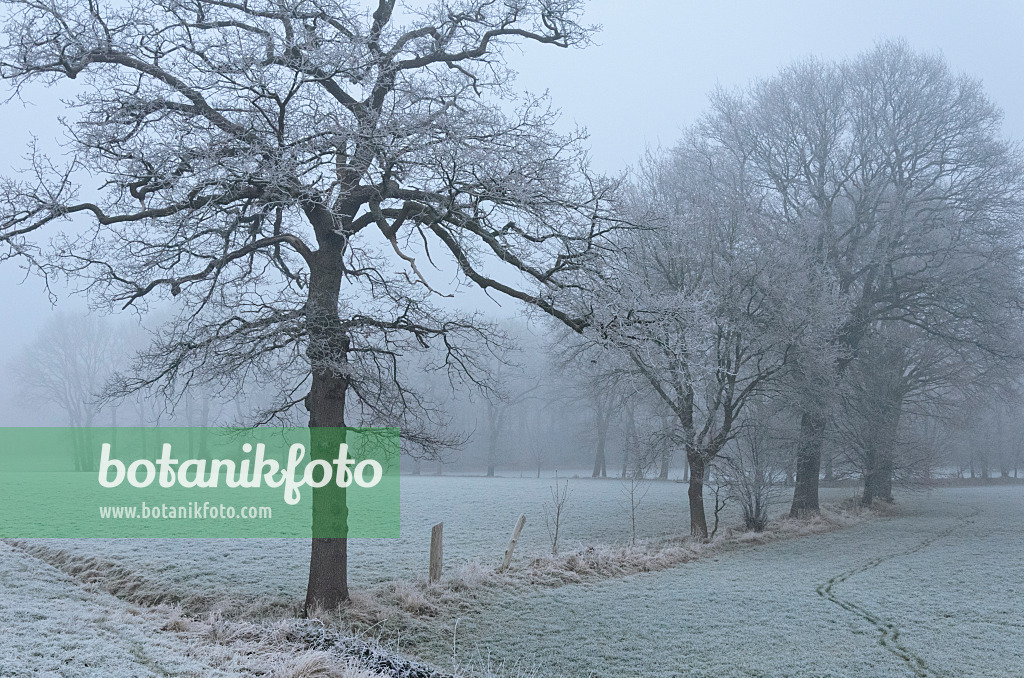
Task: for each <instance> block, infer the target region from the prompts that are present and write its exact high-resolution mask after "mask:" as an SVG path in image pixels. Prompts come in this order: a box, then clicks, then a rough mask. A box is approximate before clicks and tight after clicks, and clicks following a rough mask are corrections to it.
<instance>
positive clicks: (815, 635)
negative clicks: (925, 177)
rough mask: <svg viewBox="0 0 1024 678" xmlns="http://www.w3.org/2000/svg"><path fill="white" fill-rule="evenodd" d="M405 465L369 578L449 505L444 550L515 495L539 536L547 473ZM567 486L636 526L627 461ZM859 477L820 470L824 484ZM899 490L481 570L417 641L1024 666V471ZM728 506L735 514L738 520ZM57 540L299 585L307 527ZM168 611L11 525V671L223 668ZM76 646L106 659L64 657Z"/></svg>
mask: <svg viewBox="0 0 1024 678" xmlns="http://www.w3.org/2000/svg"><path fill="white" fill-rule="evenodd" d="M403 480H408V482H405V483H404V486H403V534H404V536H403V538H402V539H399V540H381V541H373V542H354V543H353V546H354V548H353V553H352V567H353V569H352V575H353V576H352V580H353V586H355V587H357V588H358V587H364V586H367V585H369V584H371V583H373V582H376V581H382V580H390V579H395V578H399V579H401V578H409V577H418V576H422V575H423V573H424V571H425V570H426V554H427V550H428V543H429V526H430V525H431V524H432V523H434V522H436V521H438V520H444V521H445V556H446V566H451V565H452V564H455V563H458V562H460V561H467V560H472V559H482V560H484V561H485V562H490V561H497V560H498V559H499V558H500V555H501V553H502V551H503V550H504V547H505V545H506V543H507V539H508V532H509V531H510V529H511V526H512V522H513V521H514V520H515V517H516V516H517V515H518V514H519V513H520V512H524V513H526V514H527V516H528V521H529V522H528V524H527V529H526V531H525V532H524V533H523V539H522V542H521V546H520V549H521V551H520V552H519V553H520V555H519V556H518V557H517V560H518V561H519V562H524V561H525V560H526V559H527V558H528V557H530V556H531V555H535V554H539V553H543V552H544V551H545V550H546V548H547V541H546V540H547V537H546V532H545V530H544V521H543V502H544V500H545V498H546V495H547V492H548V487H549V486H550V485H551V480H547V479H544V480H539V481H538V480H533V479H523V480H521V479H518V478H515V479H483V478H428V477H424V478H409V479H403ZM570 486H571V487H572V488H573V494H572V496H571V500H570V502H571V503H570V507H571V508H570V513H569V514H568V516H567V518H566V523H565V525H564V527H563V529H564V530H565V532H566V537H565V538H566V539H567V540H568V541H569V542H584V543H586V542H598V543H616V542H618V543H622V542H624V541H625V540H626V539H627V538H628V529H629V528H628V518H627V513H626V510H625V509H624V507H623V505H622V497H621V493H620V492H619V486H618V482H617V481H611V480H609V481H592V480H589V479H587V480H580V481H577V482H572V481H570ZM851 493H852V490H850V489H842V490H825V491H823V495H824V496H823V498H826V499H830V500H832V501H836V500H840V499H843V498H846V497H848V496H850V495H851ZM684 500H685V486H683V485H679V484H676V483H660V484H654V485H653V486H652V487H651V490H650V492H649V493H648V495H647V496H646V498H645V499H644V503H643V504H642V512H641V516H640V524H639V526H640V529H641V533H642V536H645V537H658V536H666V535H671V534H679V533H680V532H684V531H685V529H686V526H687V514H686V509H685V504H684ZM898 500H899V504H900V513H899V515H898V516H897V517H895V518H891V519H877V520H872V521H868V522H865V523H862V524H859V525H855V526H853V527H847V528H845V529H843V530H840V531H837V532H832V533H828V534H819V535H813V536H809V537H805V538H800V539H790V540H785V541H777V542H772V543H769V544H765V545H760V546H755V547H751V548H740V549H731V550H727V551H723V552H720V553H718V554H716V555H715V556H714V557H713V558H710V559H707V560H698V561H694V562H691V563H688V564H685V565H681V566H679V567H675V568H672V569H669V570H664V571H661V572H657V573H648V574H639V575H633V576H629V577H623V578H618V579H612V580H605V581H599V582H594V583H589V584H580V585H566V586H561V587H559V588H525V587H518V588H510V587H496V588H495V587H492V588H485V589H482V590H481V591H480V592H479V596H480V597H479V598H478V599H477V600H476V601H474V603H473V607H472V610H471V611H470V612H469V613H460V614H462V615H463V616H462V617H461V618H459V619H457V620H456V619H450V618H447V617H445V616H443V615H442V616H439V617H438V618H436V619H434V620H432V622H431V623H432V627H431V631H430V633H429V634H427V636H426V637H423V638H417V644H416V647H415V653H416V654H417V656H419V657H421V658H423V659H425V660H429V661H432V662H434V663H436V664H437V665H439V666H440V667H442V668H450V667H452V664H453V654H452V648H453V640H454V641H455V642H454V646H455V648H456V653H455V656H454V661H455V662H456V663H457V664H465V663H467V662H468V663H472V664H475V665H477V666H480V665H487V664H490V665H492V666H502V667H504V669H505V670H506V671H511V672H515V671H517V670H526V671H528V672H529V671H531V670H536V671H537V672H538V673H539V674H540V675H566V676H592V675H593V676H632V675H644V676H676V675H693V676H870V677H875V676H879V677H880V676H914V675H930V676H1021V675H1024V609H1022V606H1021V604H1020V600H1021V598H1022V593H1024V572H1022V570H1021V562H1022V561H1024V488H1022V487H1020V486H1010V487H982V488H969V489H952V488H949V489H941V490H935V491H932V492H930V493H920V494H906V495H901V496H899V497H898ZM781 508H782V507H781V506H780V507H779V509H780V510H781ZM735 520H736V518H735V514H734V513H731V512H730V513H729V515H728V516H726V524H727V525H728V524H735ZM48 543H49V544H50V545H51V546H53V547H58V548H61V549H64V550H68V551H73V552H74V553H76V554H77V555H78V556H79V557H81V558H86V557H96V556H98V557H100V558H102V559H104V560H106V561H110V562H112V563H114V564H116V565H118V566H120V567H122V568H125V569H127V570H129V571H131V572H135V573H138V574H139V575H141V577H142V578H143V579H145V580H146V582H147V585H149V586H154V587H156V588H157V589H159V590H167V591H171V592H176V593H177V594H178V595H181V596H187V595H190V594H202V595H209V596H213V597H223V598H224V599H235V598H245V597H254V596H255V597H267V596H269V597H271V598H280V599H281V600H282V601H293V602H297V601H299V600H301V596H302V592H303V587H304V584H305V575H306V571H305V570H306V565H305V562H306V560H305V559H306V557H307V549H308V545H307V544H306V543H305V542H304V541H300V540H236V541H228V540H152V541H142V540H122V541H116V540H62V541H57V540H54V541H50V542H48ZM456 622H457V623H458V631H457V636H456V637H455V638H453V632H454V630H455V624H456ZM161 623H163V622H161V619H160V618H153V617H152V615H150V613H149V612H148V611H147V610H146V609H145V608H136V607H132V606H130V605H127V604H124V603H123V602H122V601H120V600H118V599H116V598H114V597H112V596H109V595H108V594H105V593H101V592H100V591H98V590H94V589H91V588H89V587H88V586H84V587H83V586H81V585H77V584H75V583H74V582H72V581H71V580H69V579H68V578H67V577H65V576H64V575H63V574H61V573H60V572H58V571H57V570H55V569H53V568H52V567H50V566H48V565H46V564H44V563H41V562H40V561H39V560H37V559H34V558H32V557H30V556H28V555H27V554H25V553H22V552H20V551H18V550H17V549H12V548H10V547H9V546H8V545H5V544H2V543H0V624H2V625H3V628H4V631H3V632H2V633H0V675H5V671H6V672H7V674H10V673H11V672H12V669H11V667H12V666H21V665H24V666H29V667H32V668H34V669H36V670H38V671H39V674H40V675H51V674H49V673H47V672H49V671H52V672H56V675H118V674H117V673H116V671H115V670H114V669H118V670H121V668H120V667H125V666H127V667H133V668H132V670H131V671H128V672H127V673H125V674H124V675H165V674H172V675H173V674H175V673H179V672H180V673H181V674H182V675H207V674H208V675H214V674H213V673H212V669H211V671H210V672H206V671H205V669H203V668H202V667H203V666H204V665H203V662H202V660H201V659H198V658H196V656H195V653H194V652H192V649H193V648H192V646H191V645H189V644H188V642H186V640H187V639H185V638H183V637H182V635H181V634H168V633H159V632H158V631H157V629H159V628H160V624H161ZM97 648H102V649H101V650H100V649H97ZM190 652H192V654H190ZM71 656H76V657H89V658H92V659H90V661H95V662H97V664H96V666H97V667H98V668H96V670H95V672H93V673H92V674H82V673H80V672H74V671H70V672H69V671H67V666H68V665H67V664H66V661H67V660H68V659H69V658H70V657H71ZM5 662H6V663H5ZM216 665H217V666H223V664H222V663H220V662H218V663H217V664H216ZM62 667H64V669H65V672H64V673H63V674H62V673H60V671H61V668H62ZM197 667H198V668H197ZM136 669H137V670H136ZM14 675H20V674H17V673H15V674H14Z"/></svg>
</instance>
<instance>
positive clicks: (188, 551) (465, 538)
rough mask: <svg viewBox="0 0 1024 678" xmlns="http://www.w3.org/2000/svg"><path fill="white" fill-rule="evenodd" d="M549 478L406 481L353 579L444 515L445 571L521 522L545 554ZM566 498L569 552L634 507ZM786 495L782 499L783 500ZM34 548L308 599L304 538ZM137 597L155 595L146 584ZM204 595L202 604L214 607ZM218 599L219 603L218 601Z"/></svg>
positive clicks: (361, 581) (656, 498)
mask: <svg viewBox="0 0 1024 678" xmlns="http://www.w3.org/2000/svg"><path fill="white" fill-rule="evenodd" d="M553 483H554V479H551V478H547V479H534V478H522V479H521V478H482V477H458V476H444V477H430V476H421V477H416V476H403V477H402V491H401V493H402V514H401V516H402V536H401V538H398V539H353V540H351V541H350V542H349V581H350V585H351V587H352V589H353V591H362V590H366V589H368V588H371V587H376V586H378V585H384V584H388V583H390V582H391V581H393V580H395V579H405V580H412V579H417V578H420V577H423V576H425V575H426V573H427V562H428V561H427V555H428V553H429V551H430V528H431V526H432V525H434V524H435V523H437V522H440V521H443V522H444V567H445V572H453V571H456V570H458V569H460V568H461V567H465V566H470V567H472V566H473V564H481V565H483V566H486V567H497V566H498V565H499V564H500V562H501V558H502V555H503V554H504V552H505V548H506V547H507V546H508V539H509V536H510V534H511V532H512V528H513V526H514V524H515V521H516V519H517V518H518V517H519V515H520V514H523V513H525V514H526V518H527V522H526V528H525V529H524V530H523V533H522V536H521V537H520V540H519V543H518V545H517V546H516V555H515V560H514V561H513V565H514V566H517V567H523V566H525V565H527V564H528V563H530V562H531V561H533V560H534V559H536V558H539V557H543V556H545V555H547V554H548V553H549V552H550V549H551V546H550V543H549V542H548V535H547V531H546V530H545V529H544V502H545V501H549V500H550V493H549V488H550V486H551V485H552V484H553ZM569 484H570V488H571V490H572V495H571V498H570V501H569V503H568V504H567V506H566V515H565V517H564V520H563V523H562V535H563V536H562V537H561V538H560V541H561V543H562V547H563V550H564V551H566V552H569V551H572V550H574V549H578V548H587V547H588V546H590V545H594V544H624V543H626V542H627V541H628V540H629V537H630V519H629V507H628V505H625V506H624V505H623V502H622V492H621V488H620V484H619V481H618V480H615V479H606V480H593V479H590V478H584V479H580V480H570V481H569ZM851 492H852V490H850V489H822V501H825V502H834V501H840V500H843V499H846V498H848V497H849V496H850V494H851ZM783 500H785V497H783ZM740 522H741V521H740V518H739V511H738V509H737V507H735V506H734V505H733V504H730V505H729V507H728V508H727V509H726V510H725V511H724V512H723V515H722V525H723V527H722V528H721V529H722V530H723V531H724V530H725V529H726V528H728V527H736V526H738V525H739V524H740ZM637 527H638V533H639V534H638V538H640V539H642V540H644V541H648V542H657V541H661V540H664V539H671V538H675V537H679V536H681V535H685V534H687V533H688V532H689V509H688V506H687V497H686V485H684V484H680V483H675V482H655V483H652V484H651V488H650V491H649V492H648V494H647V497H646V498H645V500H644V504H643V505H642V506H641V507H640V510H639V514H638V517H637ZM32 541H33V543H37V544H41V545H45V546H49V547H52V548H56V549H60V550H62V551H67V552H69V553H71V554H75V555H76V556H80V557H81V558H89V557H94V556H100V557H101V558H102V559H103V560H106V561H110V562H112V563H113V564H115V565H121V566H124V567H125V568H127V569H129V570H132V571H133V572H136V573H139V574H141V575H144V576H145V578H146V579H147V580H150V583H151V584H155V585H156V587H155V590H156V591H158V592H160V593H162V594H165V595H167V596H168V597H169V600H172V601H173V600H180V601H181V602H182V604H183V605H185V606H186V607H188V604H187V601H188V599H190V598H210V599H215V598H217V597H222V598H223V599H224V600H225V602H224V603H223V604H222V605H220V607H225V608H226V607H228V606H229V605H235V606H238V607H240V608H242V609H246V610H257V611H258V609H259V608H261V607H264V606H273V605H274V603H275V602H276V603H278V604H279V605H280V606H284V607H287V606H288V605H292V606H294V605H295V604H296V601H297V602H299V603H301V601H302V600H303V599H304V596H305V586H306V577H307V574H308V563H309V542H308V540H305V539H48V540H43V539H39V540H32ZM141 586H142V588H140V589H139V593H140V594H142V597H143V598H150V597H152V596H151V595H149V594H148V591H149V588H153V587H149V588H147V587H146V585H145V582H142V583H141ZM210 606H211V605H210V603H208V602H204V607H210ZM213 606H215V607H216V606H217V604H216V603H214V604H213Z"/></svg>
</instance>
